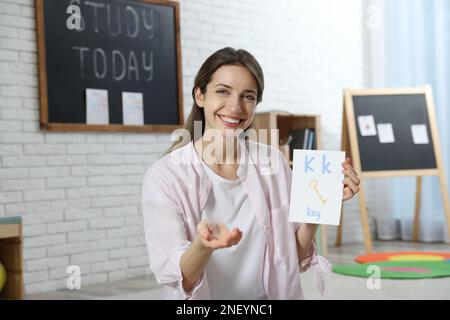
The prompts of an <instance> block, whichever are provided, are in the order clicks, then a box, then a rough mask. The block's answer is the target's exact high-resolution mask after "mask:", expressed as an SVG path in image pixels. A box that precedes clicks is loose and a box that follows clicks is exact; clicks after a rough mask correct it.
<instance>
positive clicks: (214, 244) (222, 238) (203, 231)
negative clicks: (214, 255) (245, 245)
mask: <svg viewBox="0 0 450 320" xmlns="http://www.w3.org/2000/svg"><path fill="white" fill-rule="evenodd" d="M197 232H198V234H199V236H200V239H201V241H202V243H203V245H204V246H205V247H208V248H212V249H221V248H228V247H232V246H234V245H236V244H238V243H239V241H240V240H241V239H242V231H240V230H239V229H238V228H233V229H232V230H231V231H230V230H229V229H228V228H227V226H226V225H224V224H223V223H213V222H210V221H208V220H202V221H201V222H200V223H199V224H198V225H197Z"/></svg>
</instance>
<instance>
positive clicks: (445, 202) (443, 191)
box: [439, 170, 450, 241]
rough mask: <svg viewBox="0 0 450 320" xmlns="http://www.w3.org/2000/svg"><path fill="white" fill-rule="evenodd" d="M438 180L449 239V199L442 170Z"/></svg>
mask: <svg viewBox="0 0 450 320" xmlns="http://www.w3.org/2000/svg"><path fill="white" fill-rule="evenodd" d="M439 182H440V184H441V195H442V202H443V207H444V213H445V217H446V218H447V233H448V237H449V241H450V200H449V198H448V188H447V182H446V181H445V175H444V172H443V171H442V170H441V173H440V174H439Z"/></svg>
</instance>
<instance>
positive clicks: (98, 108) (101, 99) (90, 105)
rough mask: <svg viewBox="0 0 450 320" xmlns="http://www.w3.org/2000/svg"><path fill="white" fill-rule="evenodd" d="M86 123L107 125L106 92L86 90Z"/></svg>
mask: <svg viewBox="0 0 450 320" xmlns="http://www.w3.org/2000/svg"><path fill="white" fill-rule="evenodd" d="M86 123H87V124H109V107H108V90H103V89H86Z"/></svg>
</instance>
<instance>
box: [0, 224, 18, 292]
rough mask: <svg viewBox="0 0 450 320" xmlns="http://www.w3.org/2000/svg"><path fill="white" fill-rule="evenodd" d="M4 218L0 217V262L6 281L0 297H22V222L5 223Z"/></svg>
mask: <svg viewBox="0 0 450 320" xmlns="http://www.w3.org/2000/svg"><path fill="white" fill-rule="evenodd" d="M2 220H3V221H2ZM5 220H6V219H0V262H1V263H2V264H3V266H4V267H5V270H6V283H5V287H4V288H3V290H2V291H1V292H0V299H23V297H24V287H23V253H22V251H23V249H22V248H23V245H22V224H21V223H10V222H7V223H5ZM19 220H20V219H19Z"/></svg>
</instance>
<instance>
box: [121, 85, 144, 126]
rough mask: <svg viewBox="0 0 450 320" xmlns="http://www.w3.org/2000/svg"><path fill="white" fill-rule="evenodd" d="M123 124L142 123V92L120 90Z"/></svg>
mask: <svg viewBox="0 0 450 320" xmlns="http://www.w3.org/2000/svg"><path fill="white" fill-rule="evenodd" d="M122 113H123V124H125V125H143V124H144V97H143V95H142V92H122Z"/></svg>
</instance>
